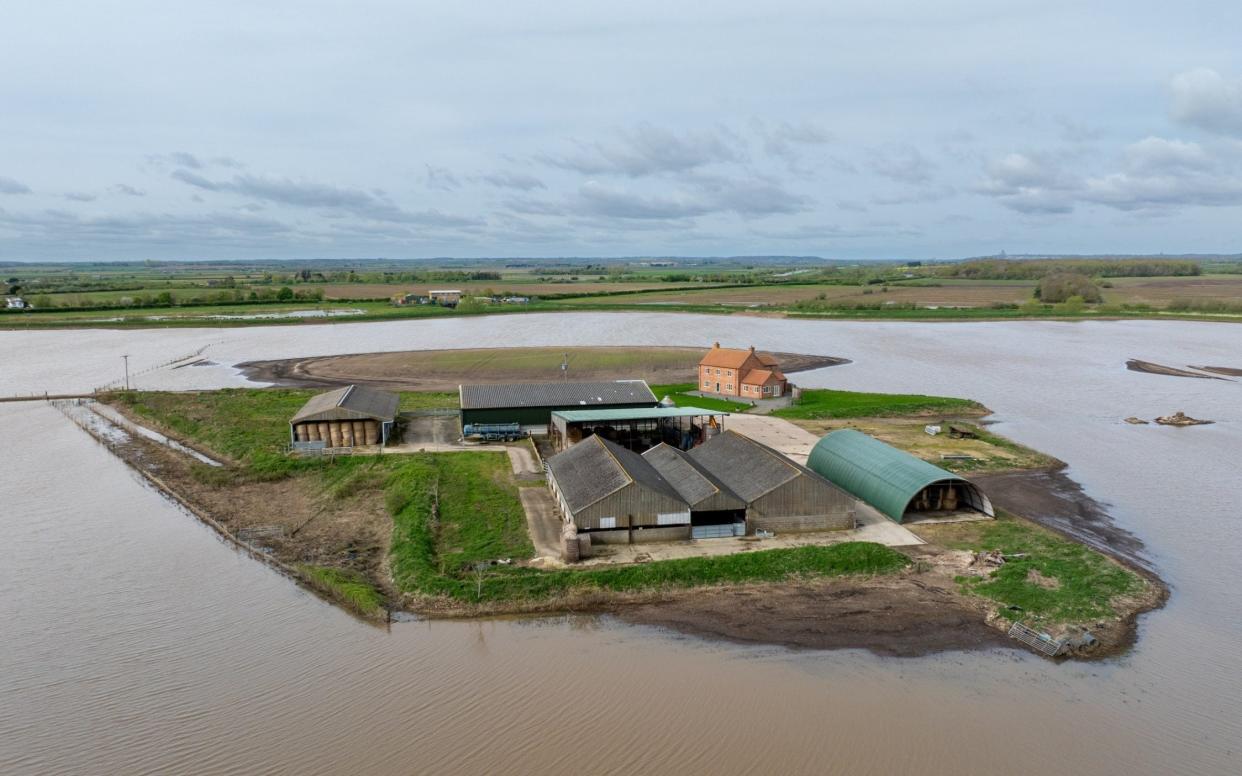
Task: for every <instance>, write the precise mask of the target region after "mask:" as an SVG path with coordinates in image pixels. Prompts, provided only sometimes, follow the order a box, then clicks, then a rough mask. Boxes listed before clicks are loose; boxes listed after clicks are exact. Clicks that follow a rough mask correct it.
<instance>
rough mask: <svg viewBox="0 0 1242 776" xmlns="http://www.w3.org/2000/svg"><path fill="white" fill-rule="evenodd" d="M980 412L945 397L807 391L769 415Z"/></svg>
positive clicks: (819, 417)
mask: <svg viewBox="0 0 1242 776" xmlns="http://www.w3.org/2000/svg"><path fill="white" fill-rule="evenodd" d="M983 410H984V407H983V405H981V404H979V403H978V402H975V401H971V400H970V399H955V398H951V397H947V396H920V395H918V394H901V393H859V392H857V391H832V390H824V389H817V388H808V389H805V390H803V391H802V399H801V401H799V402H798V403H797V404H795V405H793V406H791V407H785V408H782V409H779V410H773V412H772V414H773V415H775V416H777V417H780V418H789V419H791V420H795V419H798V420H822V419H828V418H875V417H889V416H896V415H904V416H910V415H944V414H955V413H956V414H978V413H980V412H982V411H983Z"/></svg>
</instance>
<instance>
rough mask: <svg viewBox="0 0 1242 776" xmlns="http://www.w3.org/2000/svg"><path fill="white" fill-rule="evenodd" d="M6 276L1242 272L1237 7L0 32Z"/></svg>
mask: <svg viewBox="0 0 1242 776" xmlns="http://www.w3.org/2000/svg"><path fill="white" fill-rule="evenodd" d="M3 17H4V18H3V22H2V23H0V259H123V258H134V259H147V258H153V259H177V258H185V259H190V258H264V257H271V258H286V257H288V258H294V257H306V258H330V257H356V256H385V257H392V258H407V257H410V258H412V257H426V256H565V255H579V256H626V255H739V254H797V255H810V254H815V255H821V256H829V257H842V258H890V257H903V258H934V257H957V256H967V255H981V254H991V253H996V252H998V251H1001V250H1007V251H1008V252H1010V253H1042V252H1070V253H1101V252H1111V251H1117V252H1160V251H1163V252H1171V253H1172V252H1237V251H1242V2H1238V0H1216V1H1215V2H1209V1H1207V0H1182V2H1178V3H1173V2H1168V1H1167V0H1161V1H1160V2H1149V1H1148V0H1124V1H1120V0H1119V1H1113V0H1092V2H1083V0H1073V1H1072V2H1061V0H1035V1H1032V2H1025V1H1023V2H1006V1H1005V0H979V1H978V2H975V1H973V0H937V2H926V0H917V1H916V0H909V1H908V2H883V1H882V0H867V1H864V2H852V1H847V0H833V2H831V3H828V2H822V0H821V1H820V2H808V3H782V2H764V3H756V2H754V1H753V0H750V1H749V2H736V3H733V2H729V3H726V2H719V3H713V4H710V5H709V4H706V3H704V4H693V3H684V2H668V0H662V2H653V3H647V2H635V1H634V0H628V1H627V2H624V3H607V4H603V3H585V2H578V3H571V2H563V3H542V4H527V3H518V2H512V1H510V2H502V3H484V2H477V1H476V2H470V3H445V2H439V3H426V2H409V1H407V2H391V3H388V2H383V3H381V2H365V1H359V0H353V1H352V2H341V3H325V2H317V1H316V0H300V2H296V3H292V2H289V3H286V2H262V3H256V2H234V0H216V1H215V2H195V3H178V2H173V0H159V1H158V2H155V1H153V2H135V1H133V0H116V1H115V2H107V3H83V2H80V1H78V2H61V1H60V0H40V1H39V2H18V3H10V4H8V5H7V6H6V10H5V13H4V15H3Z"/></svg>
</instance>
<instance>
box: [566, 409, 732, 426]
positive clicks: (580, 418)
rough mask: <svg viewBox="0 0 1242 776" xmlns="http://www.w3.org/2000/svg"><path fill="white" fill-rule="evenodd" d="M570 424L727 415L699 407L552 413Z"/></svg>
mask: <svg viewBox="0 0 1242 776" xmlns="http://www.w3.org/2000/svg"><path fill="white" fill-rule="evenodd" d="M552 414H553V415H556V416H557V417H561V418H564V419H565V420H567V421H569V422H570V423H584V422H586V423H589V422H592V421H608V420H649V419H652V418H697V417H702V416H703V415H728V414H729V413H727V412H722V411H720V410H705V409H703V408H701V407H634V408H627V407H620V408H616V407H614V408H610V409H606V410H556V411H555V412H553V413H552Z"/></svg>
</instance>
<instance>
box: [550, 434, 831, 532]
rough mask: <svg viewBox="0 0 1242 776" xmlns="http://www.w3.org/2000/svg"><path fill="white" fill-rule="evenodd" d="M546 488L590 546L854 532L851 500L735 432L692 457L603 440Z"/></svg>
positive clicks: (570, 455) (588, 445) (562, 467)
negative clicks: (759, 534)
mask: <svg viewBox="0 0 1242 776" xmlns="http://www.w3.org/2000/svg"><path fill="white" fill-rule="evenodd" d="M548 486H549V487H550V488H551V489H552V493H553V496H554V498H555V500H556V502H557V504H558V505H559V506H560V509H561V513H562V515H563V516H564V519H565V521H566V522H567V523H570V524H572V525H573V526H575V527H576V528H577V530H578V531H579V532H581V533H589V534H590V535H591V541H592V542H604V543H612V544H616V543H635V542H652V541H671V540H675V539H691V538H693V539H710V538H717V537H725V536H740V535H743V534H746V533H754V532H755V531H756V530H759V529H766V530H775V531H781V532H795V531H825V530H836V529H847V528H853V527H854V503H855V502H854V499H853V498H852V497H851V496H850V495H849V494H847V493H845V492H844V491H842V490H840V489H839V488H837V487H835V486H834V485H832V484H831V483H830V482H828V481H826V480H824V479H823V478H822V477H820V476H819V475H817V474H815V473H814V472H812V471H810V470H808V469H805V468H804V467H801V466H799V465H797V464H796V463H794V462H793V461H790V460H789V459H788V458H786V457H785V456H783V455H781V454H780V453H777V452H776V451H775V450H772V449H770V448H768V447H765V446H763V445H761V444H759V443H758V442H755V441H753V440H751V439H749V438H747V437H744V436H742V435H740V434H736V433H734V432H731V431H726V432H723V433H721V434H718V435H716V436H712V437H709V438H708V440H707V441H706V442H704V443H703V444H701V445H699V446H698V447H695V448H694V449H693V450H690V451H688V452H687V451H683V450H678V449H677V448H675V447H673V446H672V445H667V444H660V445H657V446H655V447H653V448H651V449H650V450H648V451H647V452H645V453H643V454H642V455H638V454H637V453H635V452H633V451H632V450H628V449H626V448H624V447H622V446H621V445H618V444H616V443H615V442H612V441H609V440H607V439H605V438H603V437H602V436H601V435H598V434H596V435H593V436H590V437H587V438H586V439H584V440H583V441H582V442H580V443H579V444H576V445H573V446H572V447H570V448H569V449H568V450H566V451H565V452H563V453H560V454H558V455H555V456H552V458H551V459H549V461H548Z"/></svg>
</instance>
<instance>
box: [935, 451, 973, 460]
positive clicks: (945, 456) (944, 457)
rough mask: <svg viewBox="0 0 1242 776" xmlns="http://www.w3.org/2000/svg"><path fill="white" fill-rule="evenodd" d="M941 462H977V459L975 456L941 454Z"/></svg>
mask: <svg viewBox="0 0 1242 776" xmlns="http://www.w3.org/2000/svg"><path fill="white" fill-rule="evenodd" d="M940 460H942V461H973V460H975V457H974V456H973V455H966V454H965V453H941V454H940Z"/></svg>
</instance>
